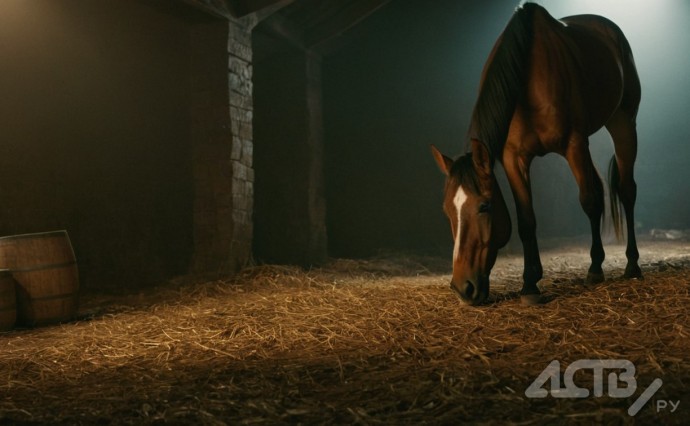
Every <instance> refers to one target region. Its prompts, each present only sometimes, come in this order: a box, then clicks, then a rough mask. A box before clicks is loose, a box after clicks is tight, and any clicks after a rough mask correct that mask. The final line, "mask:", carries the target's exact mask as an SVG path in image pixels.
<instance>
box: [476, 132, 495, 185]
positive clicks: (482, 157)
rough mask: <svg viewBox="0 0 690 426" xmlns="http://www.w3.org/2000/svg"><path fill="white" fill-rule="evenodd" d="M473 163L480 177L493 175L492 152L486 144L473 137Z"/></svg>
mask: <svg viewBox="0 0 690 426" xmlns="http://www.w3.org/2000/svg"><path fill="white" fill-rule="evenodd" d="M472 163H473V164H474V170H475V171H476V172H477V174H478V175H479V176H480V177H489V176H491V169H492V167H491V154H489V150H488V149H487V148H486V145H484V144H483V143H481V142H480V141H478V140H476V139H472Z"/></svg>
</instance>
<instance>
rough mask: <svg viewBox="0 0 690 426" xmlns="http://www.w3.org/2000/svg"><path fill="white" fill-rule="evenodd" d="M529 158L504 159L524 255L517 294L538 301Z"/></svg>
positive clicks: (539, 270) (530, 301)
mask: <svg viewBox="0 0 690 426" xmlns="http://www.w3.org/2000/svg"><path fill="white" fill-rule="evenodd" d="M531 161H532V159H531V158H518V157H514V158H510V159H507V161H506V160H504V162H503V165H504V167H505V170H506V176H507V177H508V181H509V183H510V188H511V190H512V191H513V198H514V199H515V205H516V207H517V220H518V234H519V235H520V240H521V241H522V249H523V253H524V257H525V266H524V272H523V275H522V277H523V280H524V281H523V285H522V290H521V291H520V298H521V300H522V302H523V303H525V304H528V305H533V304H538V303H540V300H541V292H540V291H539V288H538V287H537V283H538V282H539V280H541V278H542V276H543V274H544V271H543V269H542V266H541V258H540V257H539V245H538V244H537V220H536V218H535V216H534V208H533V206H532V188H531V186H530V178H529V167H530V163H531Z"/></svg>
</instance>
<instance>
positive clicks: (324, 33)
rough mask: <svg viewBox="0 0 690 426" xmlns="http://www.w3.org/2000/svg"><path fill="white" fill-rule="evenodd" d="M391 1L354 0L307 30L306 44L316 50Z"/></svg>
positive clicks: (305, 35)
mask: <svg viewBox="0 0 690 426" xmlns="http://www.w3.org/2000/svg"><path fill="white" fill-rule="evenodd" d="M389 1H390V0H352V1H349V2H347V3H346V4H345V5H343V7H342V8H341V9H340V10H338V11H337V12H336V13H334V14H332V15H330V16H328V17H325V18H324V19H322V20H320V21H319V22H318V23H317V24H316V25H314V26H312V27H310V28H307V29H305V34H304V43H305V45H306V47H307V48H314V47H316V46H318V45H319V44H322V43H324V42H327V41H328V40H330V39H331V38H333V37H336V36H339V35H340V34H342V33H344V32H345V31H347V30H348V29H349V28H351V27H353V26H354V25H356V24H357V23H359V22H360V21H362V20H363V19H365V18H366V17H367V16H369V15H371V14H372V13H373V12H375V11H376V10H377V9H379V8H380V7H382V6H384V5H385V4H386V3H388V2H389Z"/></svg>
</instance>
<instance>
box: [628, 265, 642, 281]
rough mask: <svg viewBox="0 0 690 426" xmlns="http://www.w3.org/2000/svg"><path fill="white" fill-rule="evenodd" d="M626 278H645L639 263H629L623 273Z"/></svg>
mask: <svg viewBox="0 0 690 426" xmlns="http://www.w3.org/2000/svg"><path fill="white" fill-rule="evenodd" d="M623 278H625V279H643V278H644V277H643V276H642V270H641V269H640V267H639V266H638V265H628V266H626V267H625V273H624V274H623Z"/></svg>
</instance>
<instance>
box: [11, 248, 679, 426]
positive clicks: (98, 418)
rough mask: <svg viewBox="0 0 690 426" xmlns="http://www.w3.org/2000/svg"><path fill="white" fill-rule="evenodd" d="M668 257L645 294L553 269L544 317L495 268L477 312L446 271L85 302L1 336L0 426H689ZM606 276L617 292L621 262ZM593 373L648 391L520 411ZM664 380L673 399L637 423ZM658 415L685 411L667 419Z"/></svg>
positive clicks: (340, 269)
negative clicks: (612, 362) (75, 314)
mask: <svg viewBox="0 0 690 426" xmlns="http://www.w3.org/2000/svg"><path fill="white" fill-rule="evenodd" d="M673 247H674V251H673V253H672V254H671V255H665V254H664V253H665V252H664V251H663V250H664V247H663V244H659V243H657V244H656V245H655V246H653V247H652V248H651V249H649V251H648V252H647V253H645V252H643V256H647V258H648V259H653V261H649V262H647V263H645V264H643V270H644V272H645V274H646V278H645V280H643V281H638V280H623V279H615V278H614V279H609V280H607V281H606V282H605V283H603V284H601V285H596V286H585V285H583V284H582V281H581V279H580V277H581V276H582V275H584V271H585V268H586V263H585V262H584V261H583V259H586V254H585V253H586V250H584V249H582V248H579V249H577V250H571V251H561V252H546V253H544V256H543V259H544V264H545V269H546V271H547V272H546V275H547V278H546V279H545V280H544V284H543V289H544V292H545V294H546V295H548V298H549V299H550V302H549V303H547V304H545V305H543V306H539V307H527V306H522V305H521V304H520V301H519V299H518V298H516V297H515V295H516V293H515V291H516V290H517V289H519V276H520V273H521V267H520V261H519V259H518V258H517V257H515V256H507V257H506V258H504V259H502V260H501V261H500V262H499V264H498V265H497V266H496V269H495V271H494V274H493V279H494V281H493V284H492V285H493V286H494V287H495V289H494V290H493V291H492V300H491V303H490V304H488V305H486V306H482V307H478V308H467V307H462V306H460V305H459V303H458V299H457V298H456V297H455V296H454V295H453V294H452V293H451V292H450V290H449V289H448V285H447V282H448V275H447V273H448V271H447V268H448V267H449V265H448V264H447V263H446V261H445V259H443V260H436V259H428V258H419V257H398V258H391V257H387V258H380V259H375V260H369V261H351V260H335V261H333V262H331V263H330V264H328V265H326V266H325V267H323V268H321V269H315V270H311V271H304V270H300V269H297V268H291V267H277V266H261V267H254V268H249V269H247V270H245V271H244V272H242V273H241V274H239V275H238V276H236V277H234V278H232V279H228V280H225V281H214V282H205V283H186V284H180V283H170V284H169V285H168V286H167V287H165V288H162V289H157V290H156V291H152V292H146V293H142V294H140V295H137V296H134V297H131V296H130V297H104V296H98V295H91V296H90V297H87V298H85V301H84V302H85V303H84V309H83V312H82V316H81V318H80V320H78V321H76V322H72V323H69V324H62V325H58V326H53V327H45V328H39V329H33V330H18V331H13V332H8V333H3V334H1V335H0V377H2V381H0V423H3V424H4V423H7V424H14V423H25V424H32V423H44V424H45V423H49V424H93V423H103V424H108V423H112V424H142V423H143V424H207V425H221V424H288V423H290V424H300V423H301V424H332V423H339V424H458V423H474V424H494V423H496V422H497V421H499V420H500V421H501V422H502V423H504V424H553V423H561V422H563V423H566V424H591V423H593V422H595V423H606V424H631V423H633V422H636V423H642V424H645V423H650V422H655V423H666V424H673V423H676V424H681V423H683V421H685V420H686V419H687V415H688V413H689V412H690V410H688V407H689V406H690V392H688V389H690V356H689V355H688V353H689V352H690V343H689V340H688V336H689V335H690V320H689V317H690V276H689V273H690V262H689V261H688V258H687V257H685V254H684V253H685V247H686V246H683V245H682V244H681V245H680V246H678V245H676V246H673ZM616 250H621V249H620V248H616ZM610 257H611V256H610ZM608 262H609V263H607V265H609V268H613V270H612V271H611V270H610V269H607V272H609V275H611V276H615V275H616V274H620V272H621V271H620V267H621V265H623V259H622V258H620V257H619V258H616V257H613V258H611V259H610V260H608ZM583 358H589V359H610V358H613V359H627V360H630V361H632V362H633V363H634V364H635V366H636V367H637V372H636V379H637V383H638V385H639V389H638V391H637V392H636V393H635V395H633V397H630V398H628V399H614V398H610V397H606V396H605V397H601V398H593V397H591V398H585V399H556V398H553V397H551V396H549V397H547V398H544V399H529V398H527V397H526V396H525V389H526V388H527V386H529V384H530V383H531V382H532V381H533V380H534V379H535V378H536V377H537V376H538V375H539V373H540V372H541V371H542V370H543V369H544V368H545V367H546V366H547V365H548V364H549V362H551V361H552V360H554V359H558V360H560V361H561V364H562V368H565V366H566V365H567V364H569V363H571V362H573V361H575V360H578V359H583ZM581 373H582V374H578V375H576V380H577V381H578V383H580V384H581V386H583V387H587V388H589V389H591V388H592V385H591V383H592V382H591V380H592V377H591V374H588V372H587V371H584V372H581ZM655 378H662V380H663V386H662V388H661V389H660V390H659V392H658V393H657V394H656V395H655V396H654V398H653V400H652V401H650V402H649V403H648V404H647V405H646V406H645V407H644V408H643V409H642V411H641V412H640V413H639V414H638V415H637V416H636V417H634V418H632V417H630V416H629V415H628V414H627V409H628V407H629V406H630V405H631V404H632V402H633V401H634V400H635V398H636V397H637V396H638V395H639V394H640V393H641V392H642V390H643V389H645V388H646V387H647V386H648V385H649V384H650V383H651V382H652V381H653V380H654V379H655ZM588 383H589V385H588ZM546 388H547V389H548V385H546ZM656 399H672V400H674V401H676V400H680V401H681V403H680V406H679V408H678V409H677V410H676V412H675V413H669V412H668V411H669V410H668V409H667V410H666V412H665V413H657V412H656V409H655V405H654V400H656Z"/></svg>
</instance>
